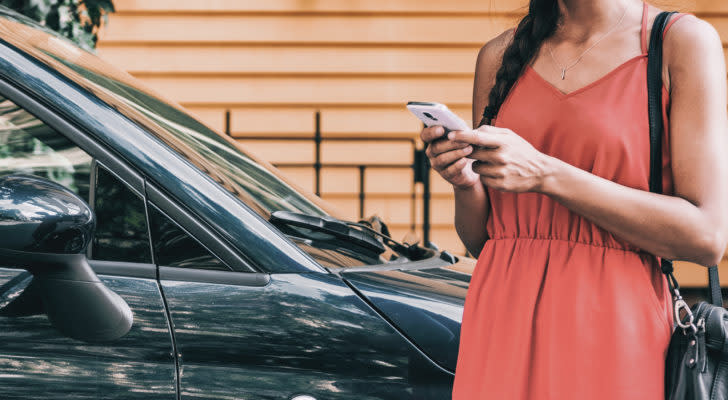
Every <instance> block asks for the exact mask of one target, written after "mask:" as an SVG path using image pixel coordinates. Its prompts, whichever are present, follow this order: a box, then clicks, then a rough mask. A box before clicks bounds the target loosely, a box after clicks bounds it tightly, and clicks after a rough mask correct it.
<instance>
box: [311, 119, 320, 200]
mask: <svg viewBox="0 0 728 400" xmlns="http://www.w3.org/2000/svg"><path fill="white" fill-rule="evenodd" d="M313 140H314V146H315V148H316V150H315V152H316V160H315V162H314V164H313V168H314V174H315V178H314V179H315V185H316V196H321V111H319V110H316V130H315V132H314V139H313Z"/></svg>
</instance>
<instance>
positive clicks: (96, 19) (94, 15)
mask: <svg viewBox="0 0 728 400" xmlns="http://www.w3.org/2000/svg"><path fill="white" fill-rule="evenodd" d="M0 5H3V6H5V7H8V8H10V9H13V10H15V11H17V12H19V13H21V14H23V15H25V16H27V17H30V18H32V19H34V20H36V21H38V22H40V23H41V24H43V25H45V26H47V27H48V28H50V29H53V30H55V31H57V32H59V33H60V34H62V35H63V36H65V37H67V38H69V39H71V40H73V41H74V42H76V43H78V44H79V45H80V46H81V47H84V48H86V49H88V50H91V49H93V48H95V47H96V42H97V40H98V30H99V27H100V26H101V23H102V22H104V23H105V22H106V20H107V16H108V15H109V13H112V12H114V3H113V0H0Z"/></svg>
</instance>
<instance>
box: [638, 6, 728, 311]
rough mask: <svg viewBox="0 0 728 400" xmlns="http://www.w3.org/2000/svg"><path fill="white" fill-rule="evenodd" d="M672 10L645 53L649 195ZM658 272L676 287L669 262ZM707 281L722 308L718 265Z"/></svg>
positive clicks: (660, 18) (658, 178) (658, 152)
mask: <svg viewBox="0 0 728 400" xmlns="http://www.w3.org/2000/svg"><path fill="white" fill-rule="evenodd" d="M674 13H675V11H663V12H661V13H660V14H659V15H657V17H655V22H654V24H653V25H652V33H651V35H650V47H649V50H648V52H647V103H648V111H649V119H650V192H654V193H662V132H663V130H664V126H663V123H662V36H663V34H664V32H665V27H666V26H667V21H668V20H669V19H670V16H671V15H672V14H674ZM661 269H662V272H663V273H664V274H665V275H667V280H668V283H669V284H670V286H671V289H672V290H673V291H674V289H678V290H679V288H680V286H679V285H678V283H677V280H676V279H675V276H674V275H673V265H672V260H667V259H664V258H663V259H662V260H661ZM708 282H709V285H710V294H709V299H708V300H709V301H710V303H711V304H714V305H716V306H719V307H722V306H723V296H722V295H721V291H720V280H719V278H718V266H717V265H713V266H711V267H709V268H708Z"/></svg>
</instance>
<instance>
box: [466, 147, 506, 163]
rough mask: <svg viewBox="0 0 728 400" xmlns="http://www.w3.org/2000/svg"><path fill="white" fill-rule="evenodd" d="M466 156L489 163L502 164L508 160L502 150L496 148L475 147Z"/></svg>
mask: <svg viewBox="0 0 728 400" xmlns="http://www.w3.org/2000/svg"><path fill="white" fill-rule="evenodd" d="M468 157H470V158H472V159H473V160H477V161H481V162H483V163H486V164H491V165H503V164H506V163H507V162H508V159H507V157H506V155H505V154H504V152H503V151H502V150H501V149H500V148H498V149H487V148H476V149H475V150H473V153H472V154H470V155H469V156H468Z"/></svg>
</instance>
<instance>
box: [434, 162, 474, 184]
mask: <svg viewBox="0 0 728 400" xmlns="http://www.w3.org/2000/svg"><path fill="white" fill-rule="evenodd" d="M468 162H470V160H468V159H467V158H460V159H458V160H457V161H455V162H454V163H452V164H450V165H448V166H447V168H445V169H443V170H441V171H439V173H440V176H442V177H443V178H444V179H445V180H447V181H449V182H450V183H453V184H460V183H461V182H457V180H458V178H461V179H460V180H462V176H463V169H465V167H466V166H467V165H468Z"/></svg>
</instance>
